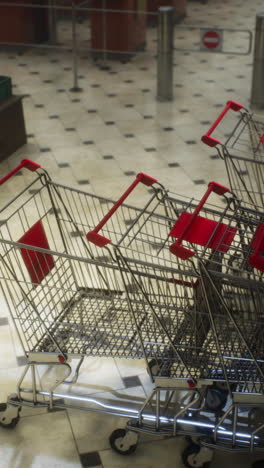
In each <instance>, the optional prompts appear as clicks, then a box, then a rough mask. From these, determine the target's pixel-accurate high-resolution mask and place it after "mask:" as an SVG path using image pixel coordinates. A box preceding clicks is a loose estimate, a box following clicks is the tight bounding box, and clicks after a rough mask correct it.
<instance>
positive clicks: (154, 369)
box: [147, 359, 161, 377]
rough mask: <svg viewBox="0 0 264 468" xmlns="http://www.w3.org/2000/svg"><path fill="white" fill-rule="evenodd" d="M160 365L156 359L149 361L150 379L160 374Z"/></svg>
mask: <svg viewBox="0 0 264 468" xmlns="http://www.w3.org/2000/svg"><path fill="white" fill-rule="evenodd" d="M160 367H161V363H160V361H159V360H157V359H151V361H149V363H148V369H147V370H148V373H149V375H150V376H151V377H156V376H157V375H159V374H160Z"/></svg>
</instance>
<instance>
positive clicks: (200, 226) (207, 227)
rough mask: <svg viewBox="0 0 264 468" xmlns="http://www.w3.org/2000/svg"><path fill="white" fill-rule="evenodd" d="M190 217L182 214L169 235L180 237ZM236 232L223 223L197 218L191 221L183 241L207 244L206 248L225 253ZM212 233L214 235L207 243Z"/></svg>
mask: <svg viewBox="0 0 264 468" xmlns="http://www.w3.org/2000/svg"><path fill="white" fill-rule="evenodd" d="M191 217H192V215H191V214H190V213H182V214H181V216H180V217H179V219H178V220H177V222H176V223H175V225H174V226H173V228H172V230H171V232H170V234H169V235H170V236H171V237H175V238H176V239H177V238H179V237H181V236H182V233H183V232H184V229H185V226H186V224H187V223H189V222H190V219H191ZM214 231H215V232H214ZM236 231H237V230H236V229H235V228H232V227H230V226H228V225H226V224H224V223H217V222H216V221H213V220H211V219H206V218H203V217H202V216H197V217H196V218H195V219H194V220H193V221H192V224H191V227H190V229H188V230H187V232H186V233H185V234H184V236H183V240H186V241H188V242H191V243H193V244H198V245H203V246H204V245H207V244H208V247H209V248H211V249H215V250H219V251H221V252H227V251H228V249H229V247H230V245H231V243H232V242H233V239H234V236H235V234H236ZM213 232H214V235H213V237H212V239H211V240H210V242H209V239H210V238H211V236H212V234H213Z"/></svg>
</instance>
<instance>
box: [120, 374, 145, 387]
mask: <svg viewBox="0 0 264 468" xmlns="http://www.w3.org/2000/svg"><path fill="white" fill-rule="evenodd" d="M122 380H123V382H124V384H125V387H126V388H130V387H139V386H140V385H141V382H140V379H139V377H138V376H137V375H133V376H131V377H123V378H122Z"/></svg>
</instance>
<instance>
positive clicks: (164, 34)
mask: <svg viewBox="0 0 264 468" xmlns="http://www.w3.org/2000/svg"><path fill="white" fill-rule="evenodd" d="M173 16H174V9H173V8H172V7H161V8H159V22H158V59H157V67H158V70H157V99H158V101H172V100H173V33H174V24H173V20H174V18H173Z"/></svg>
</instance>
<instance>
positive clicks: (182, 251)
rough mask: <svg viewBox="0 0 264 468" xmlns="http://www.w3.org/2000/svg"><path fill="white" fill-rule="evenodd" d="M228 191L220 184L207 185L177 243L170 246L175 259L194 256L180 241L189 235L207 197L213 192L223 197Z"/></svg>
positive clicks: (211, 183)
mask: <svg viewBox="0 0 264 468" xmlns="http://www.w3.org/2000/svg"><path fill="white" fill-rule="evenodd" d="M229 191H230V189H229V188H227V187H224V186H223V185H221V184H218V183H217V182H210V183H209V184H208V189H207V190H206V192H205V194H204V196H203V198H202V199H201V201H200V202H199V203H198V205H197V207H196V208H195V210H194V212H193V214H192V215H191V216H190V218H189V220H188V221H187V223H186V225H185V226H184V229H183V230H182V232H181V235H180V236H179V237H178V239H177V241H176V242H174V243H173V244H172V245H171V246H170V252H171V253H173V254H174V255H176V256H177V257H179V258H181V259H182V260H186V259H187V258H189V257H192V256H193V255H195V252H193V251H192V250H189V249H187V248H186V247H183V246H182V245H181V243H182V241H183V240H184V238H185V237H186V235H187V234H188V233H189V231H190V229H191V227H192V226H193V224H194V223H195V220H196V218H197V216H198V214H199V213H200V211H201V209H202V208H203V206H204V204H205V202H206V200H207V198H208V197H209V195H210V194H211V193H212V192H214V193H217V195H224V193H226V192H229Z"/></svg>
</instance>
